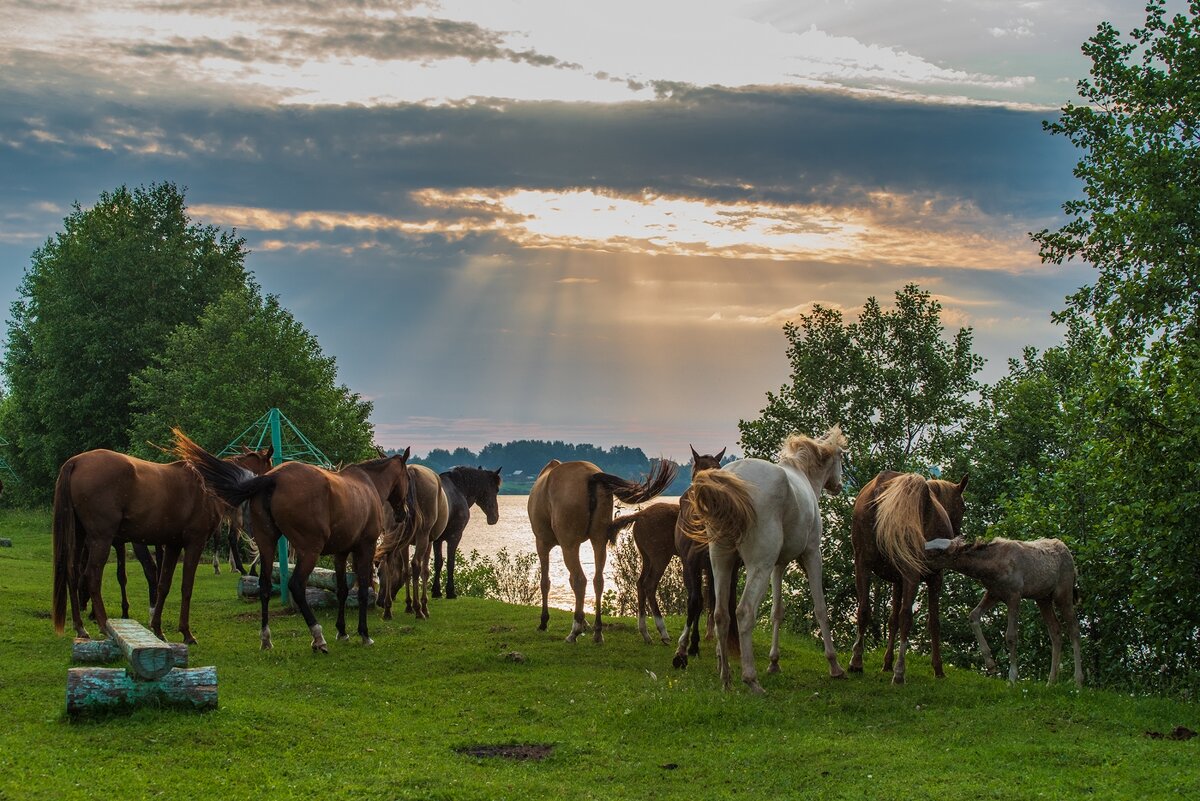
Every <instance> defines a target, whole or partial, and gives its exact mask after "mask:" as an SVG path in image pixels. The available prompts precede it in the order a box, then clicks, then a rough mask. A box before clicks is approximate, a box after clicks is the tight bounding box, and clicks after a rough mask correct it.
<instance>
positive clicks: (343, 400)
mask: <svg viewBox="0 0 1200 801" xmlns="http://www.w3.org/2000/svg"><path fill="white" fill-rule="evenodd" d="M132 386H133V392H134V407H135V409H136V411H135V413H134V415H133V421H132V427H131V430H130V439H131V440H132V442H133V447H134V449H135V451H137V452H140V453H142V454H143V455H146V456H154V455H155V454H156V450H155V449H153V447H152V446H151V445H149V444H148V443H151V442H162V441H163V440H164V439H165V438H166V437H167V436H168V435H169V430H170V427H171V426H176V425H177V426H180V427H181V428H183V429H184V430H185V431H187V432H188V434H189V436H191V437H192V438H193V439H195V440H196V441H197V442H201V443H206V444H207V445H208V447H211V448H221V447H223V446H224V445H225V444H226V443H228V442H229V441H230V440H232V439H233V438H234V437H236V436H237V435H238V434H240V433H241V432H242V431H244V430H245V429H246V427H247V426H248V425H250V424H251V423H253V422H254V421H255V420H257V419H258V418H259V417H261V416H262V414H263V413H264V412H266V411H267V409H269V408H271V407H272V406H277V407H279V408H280V409H281V410H283V412H284V414H286V415H287V416H288V418H289V419H290V420H291V421H292V422H293V423H295V424H296V426H297V427H298V428H299V429H300V430H301V431H303V432H304V434H305V436H307V437H308V438H309V439H310V440H312V441H313V443H314V444H315V445H316V446H317V447H318V448H320V449H321V450H322V451H323V452H324V453H325V455H326V456H328V457H329V458H330V459H331V460H333V461H334V462H335V463H336V462H352V461H358V460H361V459H365V458H369V457H372V456H374V455H375V451H374V447H373V445H372V441H373V436H374V430H373V428H372V426H371V424H370V422H368V417H369V416H370V414H371V408H372V405H371V402H370V401H365V400H363V399H362V398H361V397H360V396H359V395H358V394H356V393H353V392H351V391H350V390H349V389H348V388H347V387H346V386H344V385H342V384H338V383H337V363H336V361H335V359H334V358H333V357H332V356H326V355H325V354H324V353H323V352H322V351H321V346H320V344H319V343H318V342H317V340H316V338H315V337H314V336H313V335H312V334H311V333H309V332H308V331H307V330H306V329H305V328H304V326H302V325H301V324H300V323H299V322H297V321H296V319H295V318H294V317H293V316H292V314H291V313H290V312H289V311H288V310H287V309H285V308H283V307H282V306H281V305H280V304H279V299H278V298H276V297H275V296H273V295H268V296H267V297H266V298H263V297H262V296H261V295H260V294H259V292H258V288H257V287H256V286H254V285H253V284H252V283H248V284H247V285H244V286H241V287H238V288H236V289H232V290H230V291H228V292H226V293H225V294H224V295H222V296H221V297H220V298H218V299H217V300H216V301H215V302H214V303H213V304H212V305H210V306H209V308H208V309H207V310H206V311H205V312H204V314H202V315H201V316H200V319H199V320H197V321H196V323H195V324H193V325H183V326H180V327H179V328H177V329H176V330H175V331H174V332H173V333H172V334H171V336H170V337H168V339H167V342H166V345H165V346H164V348H163V352H162V354H161V355H160V356H158V357H156V358H155V359H154V363H153V364H151V365H150V366H148V367H146V368H144V369H143V370H141V371H140V372H138V373H137V374H136V375H135V376H134V377H133V381H132Z"/></svg>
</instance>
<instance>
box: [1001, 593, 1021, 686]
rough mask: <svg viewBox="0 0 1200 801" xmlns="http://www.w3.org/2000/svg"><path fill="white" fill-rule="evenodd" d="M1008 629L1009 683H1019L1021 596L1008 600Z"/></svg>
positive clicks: (1005, 642)
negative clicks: (1018, 650)
mask: <svg viewBox="0 0 1200 801" xmlns="http://www.w3.org/2000/svg"><path fill="white" fill-rule="evenodd" d="M1005 603H1007V604H1008V628H1007V629H1005V630H1004V644H1005V645H1007V646H1008V683H1009V684H1016V683H1017V623H1018V622H1020V620H1021V596H1020V595H1017V596H1016V597H1013V598H1008V599H1007V600H1006V601H1005Z"/></svg>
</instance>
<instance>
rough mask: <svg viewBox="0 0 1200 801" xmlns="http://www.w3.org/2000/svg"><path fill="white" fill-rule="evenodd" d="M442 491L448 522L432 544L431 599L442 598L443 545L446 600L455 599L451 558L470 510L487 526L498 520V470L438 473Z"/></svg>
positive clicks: (456, 469)
mask: <svg viewBox="0 0 1200 801" xmlns="http://www.w3.org/2000/svg"><path fill="white" fill-rule="evenodd" d="M438 478H440V479H441V481H442V490H443V491H445V493H446V500H447V502H449V504H450V519H449V520H447V521H446V530H445V531H443V532H442V536H440V537H438V538H437V539H436V540H435V541H434V543H433V590H432V593H433V597H434V598H441V597H442V587H441V577H442V561H443V560H442V544H443V543H445V545H446V557H445V563H446V597H447V598H454V597H456V595H457V594H456V593H455V592H454V557H455V554H456V553H457V551H458V544H459V543H460V542H462V536H463V530H464V529H466V527H467V523H468V522H470V520H471V506H472V505H473V504H474V505H478V506H479V508H480V509H482V510H483V514H484V515H485V516H486V518H487V524H488V525H489V526H494V525H496V521H497V520H499V519H500V506H499V504H498V502H497V500H496V496H497V495H499V494H500V469H499V468H497V469H496V470H484V469H483V468H482V467H455V468H454V469H452V470H447V471H446V472H444V473H439V474H438Z"/></svg>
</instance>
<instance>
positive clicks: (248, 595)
mask: <svg viewBox="0 0 1200 801" xmlns="http://www.w3.org/2000/svg"><path fill="white" fill-rule="evenodd" d="M326 572H327V573H330V574H332V573H333V571H332V570H328V571H326ZM346 575H347V577H350V576H353V575H354V574H353V573H347V574H346ZM275 580H276V583H274V584H272V585H271V596H272V597H274V596H277V595H279V585H278V580H279V574H278V573H276V574H275ZM258 581H259V580H258V576H242V577H241V578H239V579H238V597H239V598H241V599H242V600H243V601H257V600H259V597H258V588H259V583H258ZM318 581H319V582H323V583H321V584H317V585H314V584H313V583H312V582H311V581H310V582H309V585H308V587H307V589H306V591H305V594H304V596H305V598H306V599H307V600H308V605H309V606H312V607H323V606H337V593H336V592H335V590H334V589H333V588H334V587H336V586H337V584H336V583H333V582H325V578H324V577H322V578H320V579H318ZM324 583H330V586H329V587H325V586H324ZM374 605H375V588H374V587H367V606H374ZM346 606H349V607H352V608H357V606H358V590H357V589H356V588H355V587H354V586H353V585H351V586H350V595H349V597H347V599H346Z"/></svg>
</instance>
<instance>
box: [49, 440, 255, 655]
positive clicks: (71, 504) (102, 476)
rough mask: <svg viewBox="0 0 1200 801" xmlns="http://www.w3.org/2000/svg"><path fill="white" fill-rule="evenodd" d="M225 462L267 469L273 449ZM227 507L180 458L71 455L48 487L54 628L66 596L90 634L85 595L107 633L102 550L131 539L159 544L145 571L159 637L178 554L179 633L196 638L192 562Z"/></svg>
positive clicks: (83, 633) (62, 618)
mask: <svg viewBox="0 0 1200 801" xmlns="http://www.w3.org/2000/svg"><path fill="white" fill-rule="evenodd" d="M230 464H231V466H232V467H233V469H237V470H244V471H246V472H248V473H253V472H254V471H258V472H266V471H267V470H268V469H270V466H271V451H270V449H267V450H266V451H251V452H249V453H244V454H241V455H238V456H235V457H233V458H232V459H231V460H230ZM225 508H226V507H225V504H223V503H221V502H220V501H218V500H216V499H214V498H212V497H211V496H210V495H209V494H208V493H207V492H205V490H204V484H203V483H202V482H201V481H200V478H199V477H198V476H197V475H196V473H195V471H193V470H192V469H191V468H190V467H188V466H187V465H186V464H184V463H183V462H171V463H169V464H159V463H157V462H147V461H144V460H142V459H136V458H134V457H132V456H126V455H125V454H123V453H116V452H115V451H109V450H93V451H87V452H85V453H81V454H79V455H77V456H72V457H71V458H70V459H68V460H67V461H66V462H65V463H64V464H63V466H62V468H61V469H60V470H59V473H58V482H57V483H56V484H55V487H54V534H53V540H54V608H53V620H54V630H55V631H57V632H58V633H59V634H61V633H62V632H63V629H64V627H65V623H66V603H67V597H68V595H69V596H70V600H71V618H72V622H73V623H74V626H75V633H76V635H77V636H79V637H87V636H88V633H87V630H86V629H85V628H84V626H83V620H82V619H81V617H80V609H81V608H82V606H83V604H84V603H86V602H87V601H88V600H90V601H91V603H92V612H93V614H94V616H95V618H96V624H97V625H98V626H99V627H100V631H101V632H104V631H105V628H106V626H107V625H108V615H107V613H106V611H105V609H104V600H103V598H101V596H100V583H101V578H102V577H103V574H104V564H105V562H106V561H107V560H108V550H109V548H111V547H113V545H114V543H117V544H119V547H120V548H121V550H124V548H125V543H126V542H135V543H140V544H142V545H159V546H162V547H163V548H164V556H163V559H162V560H161V563H160V564H159V565H157V569H156V571H152V570H151V569H149V568H147V575H146V578H147V581H153V582H154V583H155V584H156V585H157V588H156V592H155V601H156V602H155V605H154V607H153V609H152V611H151V615H150V627H151V629H153V631H154V633H155V634H157V635H158V636H159V637H160V638H161V637H162V636H163V634H162V610H163V606H164V604H165V601H166V598H167V593H168V592H169V591H170V589H171V581H172V579H173V578H174V574H175V565H176V563H177V562H178V561H179V555H180V552H183V555H184V559H183V591H182V592H183V601H182V604H181V606H180V611H179V631H180V632H181V633H182V634H183V639H184V642H187V643H194V642H196V638H195V637H193V636H192V632H191V628H190V626H189V616H190V614H189V613H190V609H191V601H192V584H193V582H194V581H195V578H196V565H197V564H198V563H199V561H200V555H201V553H202V552H203V550H204V546H205V544H207V542H208V540H209V538H210V537H212V535H213V532H214V531H215V530H216V528H217V526H218V525H219V524H220V520H221V514H222V512H223V511H224V509H225ZM122 572H123V571H122ZM155 572H156V573H157V575H154V573H155ZM122 595H124V591H123V590H122Z"/></svg>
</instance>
